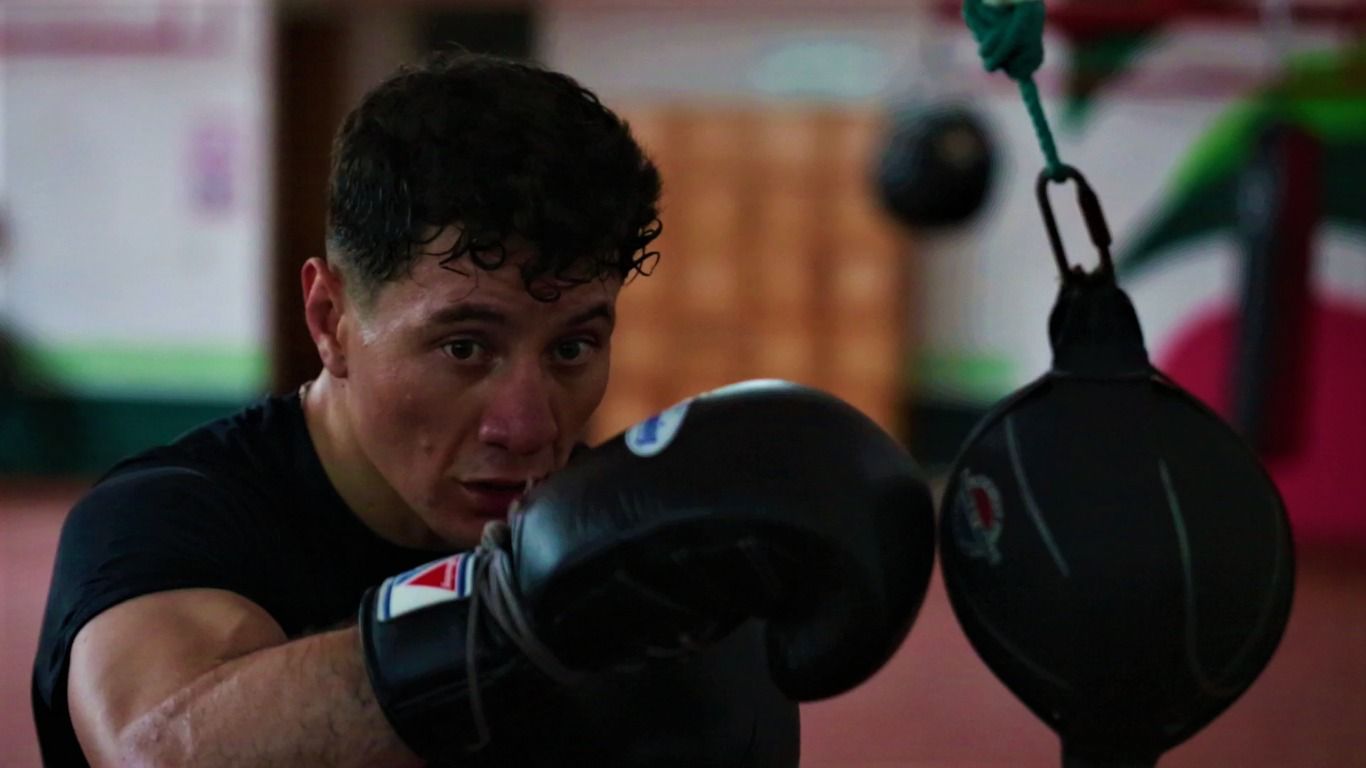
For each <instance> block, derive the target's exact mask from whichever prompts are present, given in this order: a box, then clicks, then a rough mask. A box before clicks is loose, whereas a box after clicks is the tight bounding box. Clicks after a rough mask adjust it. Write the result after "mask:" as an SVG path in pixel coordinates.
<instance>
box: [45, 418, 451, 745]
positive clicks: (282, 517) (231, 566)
mask: <svg viewBox="0 0 1366 768" xmlns="http://www.w3.org/2000/svg"><path fill="white" fill-rule="evenodd" d="M439 556H440V554H439V553H434V552H428V551H422V550H415V549H406V548H403V547H399V546H396V545H394V544H391V543H389V542H387V541H385V540H384V539H381V538H379V537H378V536H376V535H375V534H374V533H372V532H371V531H370V529H369V528H367V527H365V525H364V524H362V523H361V522H360V520H359V519H357V518H356V517H355V516H354V515H353V514H352V513H351V511H350V509H349V508H347V507H346V505H345V504H344V503H343V502H342V500H341V498H340V497H339V496H338V495H337V492H336V490H335V489H334V488H333V487H332V484H331V483H330V482H329V481H328V479H327V476H326V474H324V472H323V468H322V464H321V462H320V461H319V460H318V455H317V453H316V452H315V450H314V448H313V442H312V440H311V439H310V438H309V435H308V429H307V427H306V425H305V423H304V416H303V409H302V407H301V405H300V401H299V397H298V396H297V395H291V396H287V397H280V398H269V399H266V400H263V401H261V402H259V403H257V404H255V405H253V406H251V407H249V408H246V409H245V410H243V411H241V412H239V413H237V414H235V415H233V416H230V417H228V418H225V419H222V420H219V421H215V422H212V423H210V424H207V425H205V426H203V427H201V428H199V429H196V430H194V431H192V432H190V433H188V434H186V435H185V436H183V437H181V438H180V439H178V440H177V441H175V442H174V443H172V444H171V445H169V446H165V447H161V448H157V449H154V450H151V451H148V452H147V453H144V454H142V455H139V456H136V457H134V458H132V459H129V460H126V461H124V462H122V463H120V464H119V465H117V466H116V467H115V468H114V469H113V470H111V471H110V472H109V473H108V474H107V475H105V477H104V478H103V479H101V480H100V481H99V482H98V483H97V484H96V485H95V487H94V488H93V489H92V490H91V491H90V492H89V493H88V494H87V495H86V496H85V497H84V498H83V499H81V500H80V502H78V503H77V504H76V506H75V507H74V508H73V509H72V510H71V514H70V515H69V516H68V517H67V520H66V523H65V524H64V525H63V526H62V534H61V540H60V543H59V545H58V550H57V560H56V565H55V566H54V569H53V576H52V587H51V591H50V592H49V594H48V601H47V611H46V613H45V615H44V617H43V628H42V635H41V639H40V640H39V644H38V656H37V660H36V662H35V665H34V671H33V689H32V691H33V713H34V720H35V722H36V724H37V727H38V740H39V743H40V744H41V746H42V752H43V760H44V762H45V763H46V764H47V765H49V766H83V765H86V764H87V763H86V761H85V759H84V757H83V756H82V754H81V751H80V748H79V746H78V745H77V742H76V736H75V733H74V732H73V731H72V728H71V720H70V717H69V716H68V713H67V707H66V674H67V663H68V661H69V658H70V653H71V643H72V640H73V639H74V638H75V636H76V633H77V632H78V631H80V629H81V627H83V626H84V625H85V623H86V622H87V621H89V620H90V619H92V618H94V617H95V616H96V615H98V614H99V613H101V612H102V611H104V610H106V609H108V608H110V607H112V606H114V605H116V604H118V603H120V602H122V601H124V600H128V599H130V598H133V597H137V596H139V595H145V594H149V593H152V592H160V591H164V590H169V589H181V588H193V587H208V588H217V589H225V590H229V591H231V592H235V593H237V594H240V595H243V596H245V597H246V598H248V599H250V600H251V601H253V602H254V603H256V604H258V605H260V606H261V607H262V608H264V609H265V610H266V611H267V612H269V613H270V615H271V616H272V617H274V619H275V620H276V621H277V622H278V623H279V624H280V626H281V627H282V628H283V629H284V631H285V633H286V634H287V635H288V636H289V637H291V638H293V637H299V636H302V635H305V634H309V633H312V632H317V631H320V630H324V629H329V628H333V627H336V626H339V625H342V624H344V623H347V622H349V621H351V620H353V619H354V617H355V613H356V609H357V606H358V605H359V603H360V597H361V595H362V594H363V593H364V591H365V589H366V588H368V587H370V586H373V585H375V584H377V583H379V582H380V581H382V580H383V579H384V578H385V577H387V576H391V575H393V574H396V573H399V572H402V571H404V570H407V569H409V568H412V567H414V566H417V565H420V564H422V563H424V562H427V561H429V560H433V559H435V558H437V557H439Z"/></svg>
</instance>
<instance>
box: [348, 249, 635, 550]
mask: <svg viewBox="0 0 1366 768" xmlns="http://www.w3.org/2000/svg"><path fill="white" fill-rule="evenodd" d="M454 236H455V235H454V233H453V232H451V231H447V232H446V233H443V235H442V236H441V237H440V238H438V239H437V240H436V241H435V242H433V243H432V244H431V245H429V246H428V247H427V249H428V250H429V251H431V252H439V251H441V250H444V249H447V248H449V247H450V246H451V242H452V239H453V238H454ZM525 253H526V251H525V250H523V251H521V252H519V251H517V250H515V249H514V250H511V251H510V254H509V259H508V261H507V263H506V264H505V265H504V266H503V267H502V268H500V269H498V270H494V271H486V270H482V269H479V268H477V267H475V266H474V265H473V264H471V263H470V262H469V260H468V259H467V258H465V259H461V260H459V261H457V262H454V263H452V264H449V265H447V266H446V267H443V266H441V264H440V263H439V262H440V259H439V258H438V257H436V256H433V255H429V254H424V255H423V256H420V257H419V260H418V262H417V263H416V265H415V266H414V268H413V269H412V271H411V273H410V274H409V275H408V276H405V277H400V278H398V279H396V280H394V281H392V282H390V283H389V284H386V285H385V286H384V287H383V288H381V289H380V292H379V293H378V295H377V296H376V298H375V300H374V302H373V304H372V305H371V306H370V307H368V308H367V309H366V310H365V311H364V312H363V313H361V319H360V320H359V322H358V325H359V333H352V334H350V336H351V338H350V340H349V341H348V342H347V344H346V346H347V367H348V374H347V389H348V396H347V401H348V403H349V409H350V412H351V422H352V424H353V429H354V430H355V435H354V437H355V440H356V442H357V443H358V445H359V446H360V448H361V450H363V451H364V452H365V453H366V455H367V457H368V459H369V461H370V462H371V463H372V464H373V465H374V467H375V468H376V470H378V473H379V474H380V475H381V476H382V477H383V478H384V479H385V480H386V481H387V482H388V483H389V484H390V485H391V486H392V487H393V490H394V491H395V492H396V493H397V494H398V495H399V496H400V497H401V498H402V500H403V501H404V502H406V504H407V506H408V507H410V508H411V509H412V510H413V511H414V512H416V514H417V515H418V516H419V517H420V518H421V520H422V522H423V523H424V524H425V526H426V527H427V528H428V529H430V531H431V532H432V533H434V534H435V535H436V537H437V538H439V539H440V541H441V542H444V543H445V544H447V545H451V546H455V547H468V546H472V545H473V544H475V543H477V542H478V541H479V536H480V533H481V532H482V530H483V527H484V524H485V523H486V522H488V521H489V520H491V519H495V518H502V517H505V516H506V514H507V510H508V506H509V505H510V504H511V503H512V502H513V501H514V500H515V499H516V498H517V497H518V496H519V495H520V494H521V493H522V492H523V490H524V489H525V487H526V483H527V480H528V479H531V480H539V479H540V478H543V477H545V476H546V475H547V474H549V473H550V472H552V471H554V470H555V469H558V468H559V467H562V466H563V465H564V464H565V462H566V461H567V460H568V458H569V452H570V450H571V449H572V448H573V446H574V445H575V444H576V442H578V441H579V440H581V439H582V436H583V432H584V429H585V427H586V425H587V422H588V419H589V417H590V416H591V415H592V413H593V411H594V410H595V409H596V408H597V406H598V403H599V402H600V401H601V400H602V396H603V391H604V390H605V388H606V386H607V373H608V360H609V351H610V343H611V337H612V327H613V318H614V315H615V304H616V297H617V292H618V291H619V290H620V287H621V286H620V281H619V280H606V281H592V282H589V283H586V284H584V285H580V286H575V287H571V288H566V289H563V290H562V292H561V295H560V298H559V299H558V300H556V301H553V302H545V301H539V300H537V299H536V298H534V297H533V296H531V295H530V294H529V293H528V292H527V290H526V287H525V285H524V284H523V282H522V277H521V274H520V273H519V271H518V266H519V264H520V263H521V261H522V259H523V258H524V257H525ZM452 268H454V269H457V270H459V272H456V271H452ZM461 273H464V274H461Z"/></svg>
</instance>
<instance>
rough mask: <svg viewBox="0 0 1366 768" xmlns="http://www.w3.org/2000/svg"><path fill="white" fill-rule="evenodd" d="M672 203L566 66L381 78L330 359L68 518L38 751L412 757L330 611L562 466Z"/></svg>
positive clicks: (323, 342) (310, 265)
mask: <svg viewBox="0 0 1366 768" xmlns="http://www.w3.org/2000/svg"><path fill="white" fill-rule="evenodd" d="M658 194H659V177H658V174H657V172H656V170H655V168H654V166H653V165H652V164H651V163H650V161H649V160H648V159H646V157H645V156H644V155H643V154H642V152H641V150H640V149H639V147H638V146H637V145H636V144H635V143H634V142H633V140H632V139H631V137H630V135H629V133H628V131H627V129H626V127H625V126H624V125H623V124H622V123H621V122H620V121H619V120H618V119H617V118H616V117H614V116H613V115H612V114H611V113H610V112H609V111H608V110H606V109H605V108H603V107H602V106H601V105H599V104H598V102H597V100H596V98H594V97H593V95H592V94H590V93H589V92H587V91H586V90H584V89H582V88H580V87H579V86H577V85H576V84H575V83H573V82H572V81H570V80H569V79H568V78H565V77H563V76H561V75H557V74H552V73H549V72H545V71H542V70H540V69H537V68H534V67H531V66H524V65H520V64H513V63H509V62H505V61H500V60H495V59H492V58H485V57H479V56H474V55H459V54H457V55H447V56H441V57H438V58H435V59H433V60H431V61H429V62H427V63H426V64H425V65H424V66H422V67H419V68H415V69H406V70H403V71H401V72H400V73H399V74H397V75H396V76H394V77H393V78H391V79H390V80H388V81H387V82H385V83H384V84H382V85H381V86H379V87H378V88H377V89H375V90H374V91H373V92H372V93H371V94H369V95H368V97H367V98H366V99H365V100H364V102H363V103H362V104H361V105H360V106H359V108H357V109H356V110H355V111H354V112H352V113H351V114H350V116H349V117H348V118H347V119H346V121H345V123H344V124H343V125H342V127H341V130H340V132H339V135H338V137H337V141H336V145H335V152H334V163H333V171H332V178H331V182H330V222H329V233H328V234H329V237H328V241H327V245H328V248H327V258H326V259H322V258H312V259H309V260H308V261H307V263H306V264H305V265H304V267H303V274H302V277H303V289H304V295H305V313H306V319H307V322H308V327H309V331H310V333H311V334H312V337H313V339H314V341H315V342H316V344H317V347H318V351H319V354H320V356H321V358H322V362H323V370H322V372H321V373H320V374H319V376H318V377H317V379H316V380H315V381H313V382H311V383H310V384H308V385H306V386H305V387H304V389H303V390H302V391H301V392H300V393H299V394H297V395H291V396H287V397H281V398H271V399H268V400H266V401H264V402H263V403H261V404H258V405H256V406H254V407H252V408H249V409H247V410H245V411H243V412H242V413H240V414H238V415H236V416H234V417H233V418H231V419H229V420H226V421H222V422H218V423H216V424H213V425H210V426H208V427H206V428H204V429H201V430H198V431H196V432H193V433H191V434H189V435H187V436H186V437H184V438H183V439H181V440H180V441H178V442H177V443H176V444H175V445H173V446H170V447H168V448H163V449H159V450H155V451H152V452H150V453H148V454H144V455H143V456H140V457H137V458H134V459H131V460H129V461H127V462H124V463H123V464H121V465H120V466H119V467H117V468H115V469H114V470H113V471H112V472H111V473H110V474H109V475H108V476H107V477H106V478H105V479H104V480H103V481H102V482H101V483H100V484H99V485H98V486H97V487H96V488H95V489H94V490H93V491H92V492H91V493H90V495H89V496H87V497H86V498H85V499H84V500H82V501H81V502H80V504H78V505H77V507H76V508H75V510H74V511H73V512H72V515H71V518H70V520H69V521H68V523H67V525H66V529H65V531H64V533H63V539H62V543H61V549H60V552H59V555H58V563H57V566H56V572H55V576H54V582H53V589H52V594H51V597H50V601H49V607H48V612H47V615H46V618H45V622H44V628H43V637H42V643H41V648H40V650H39V657H38V662H37V669H36V673H35V678H34V706H35V714H36V719H37V724H38V729H39V734H40V738H41V742H42V747H43V753H44V757H45V760H46V762H47V763H48V764H50V765H63V766H66V765H78V764H81V763H82V762H83V760H82V755H81V753H82V752H84V756H85V758H86V759H88V760H90V761H91V762H92V763H103V764H116V763H120V762H121V761H124V760H132V761H133V762H141V761H143V760H146V761H148V762H155V761H156V760H157V757H158V755H159V754H161V753H160V750H161V749H162V748H166V749H168V750H172V752H171V754H177V753H176V752H174V750H178V749H187V750H188V749H199V750H211V751H212V752H213V753H214V754H215V755H216V756H221V758H222V759H223V761H224V762H231V763H234V764H256V763H259V764H267V763H271V762H272V758H270V756H271V755H286V756H288V755H312V756H315V759H322V760H324V761H326V762H329V763H333V764H338V765H340V764H344V763H345V764H354V765H380V764H394V765H400V764H404V763H405V761H406V762H412V761H413V757H412V755H411V753H408V752H407V751H406V750H405V749H404V747H403V745H402V744H401V743H400V742H399V741H398V740H397V739H396V738H395V737H394V735H393V733H392V732H391V731H390V730H388V729H387V728H386V725H385V721H384V718H383V716H382V715H381V713H380V711H379V709H378V708H377V707H376V706H375V703H374V700H373V697H367V696H364V695H362V696H352V695H351V694H352V693H353V692H358V691H359V692H362V693H364V692H365V685H364V681H365V673H364V671H363V669H362V666H361V660H360V658H359V655H358V653H357V649H358V648H359V642H358V640H357V637H356V632H357V630H356V628H355V627H349V628H345V629H339V630H338V629H331V630H329V629H328V628H329V627H334V626H336V625H338V624H340V623H342V622H344V621H345V620H347V619H349V618H351V617H353V616H354V614H355V609H356V604H357V601H358V598H359V595H360V592H361V591H362V590H363V589H364V588H365V587H368V586H372V585H374V584H376V583H378V582H379V581H380V580H382V579H383V578H384V577H385V576H388V575H391V574H393V573H397V572H399V571H402V570H405V569H407V568H410V567H412V566H414V565H417V564H419V563H422V562H425V561H428V560H431V559H433V558H434V557H436V556H437V554H436V553H440V552H445V551H450V550H453V549H459V548H468V547H471V546H473V545H474V544H475V543H477V542H478V540H479V534H480V531H481V529H482V528H483V525H484V523H485V522H486V521H488V520H490V519H494V518H498V517H501V516H503V515H504V514H505V513H506V510H507V507H508V505H509V504H510V503H511V502H512V501H513V500H514V499H515V498H517V496H518V495H519V494H521V493H522V492H523V491H524V490H525V488H526V487H527V484H528V483H529V482H532V483H534V482H536V481H538V480H540V479H541V478H543V477H545V476H546V475H547V474H549V473H550V472H552V471H553V470H555V469H557V468H558V467H560V466H562V465H563V464H564V463H565V462H566V461H567V459H568V457H569V454H570V451H571V450H572V449H573V447H574V446H575V444H576V441H578V440H579V439H580V437H581V435H582V433H583V431H584V428H585V425H586V423H587V421H588V419H589V417H590V416H591V414H592V413H593V411H594V409H595V408H596V406H597V405H598V402H599V401H600V399H601V398H602V395H603V391H604V388H605V386H606V383H607V372H608V357H609V350H610V343H611V335H612V325H613V316H614V315H613V308H614V303H615V299H616V295H617V292H618V290H620V288H621V284H622V281H623V280H624V278H626V277H627V276H628V275H629V274H630V273H632V272H633V271H635V270H637V269H638V268H639V266H640V265H641V263H642V260H643V259H644V257H645V255H646V254H645V252H644V249H645V247H646V246H647V245H648V244H649V243H650V241H651V239H652V238H653V237H654V236H655V235H656V234H657V233H658V232H659V227H658V225H657V223H656V204H657V198H658ZM414 235H416V236H414ZM286 517H287V518H288V519H285V518H286ZM304 547H307V548H304ZM310 550H311V551H310ZM95 557H99V558H102V559H101V560H100V561H98V562H96V561H92V558H95ZM125 566H126V567H125ZM308 603H314V604H316V606H315V607H313V608H312V609H310V606H309V605H307V604H308ZM283 713H288V714H283ZM68 717H69V720H68ZM191 731H192V732H191ZM247 734H249V735H247ZM201 754H202V753H201ZM181 757H182V758H185V759H186V761H187V762H195V763H196V764H205V765H207V764H209V763H210V761H209V760H207V759H205V758H203V757H202V756H201V757H198V758H196V759H194V760H193V761H191V760H189V759H188V758H186V757H185V756H184V755H181ZM304 762H308V760H305V761H304Z"/></svg>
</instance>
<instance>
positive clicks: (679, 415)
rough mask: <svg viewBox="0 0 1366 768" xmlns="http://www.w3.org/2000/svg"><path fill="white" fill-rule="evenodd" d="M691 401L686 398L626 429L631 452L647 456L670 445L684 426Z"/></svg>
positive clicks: (627, 442) (627, 443)
mask: <svg viewBox="0 0 1366 768" xmlns="http://www.w3.org/2000/svg"><path fill="white" fill-rule="evenodd" d="M691 403H692V400H684V401H683V402H681V403H679V404H678V405H675V406H672V407H670V408H669V409H667V410H664V411H660V412H659V413H656V414H655V415H653V416H651V417H650V418H648V419H646V420H645V421H642V422H640V423H639V424H637V425H635V426H634V427H631V428H630V429H628V430H626V447H627V448H629V449H630V451H631V453H634V454H635V455H637V456H646V457H648V456H654V455H655V454H657V453H659V452H660V451H662V450H664V449H665V448H667V447H669V443H671V442H673V439H674V435H676V434H678V428H679V427H681V426H683V417H684V416H686V415H687V413H688V405H689V404H691Z"/></svg>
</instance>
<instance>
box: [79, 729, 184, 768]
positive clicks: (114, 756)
mask: <svg viewBox="0 0 1366 768" xmlns="http://www.w3.org/2000/svg"><path fill="white" fill-rule="evenodd" d="M185 735H186V734H185V733H184V729H183V728H181V727H178V726H177V724H176V723H172V722H167V721H166V720H165V719H164V718H159V717H155V716H152V717H144V718H141V719H139V720H137V721H135V722H133V723H131V724H129V725H128V727H126V728H124V729H123V731H122V732H121V733H120V734H119V736H118V738H117V739H115V740H114V741H115V743H114V745H113V747H114V748H113V749H112V750H110V753H109V754H107V755H106V756H105V757H104V759H101V760H98V761H97V760H94V759H92V760H90V766H91V768H172V767H173V766H174V767H175V768H180V767H182V766H187V765H191V764H193V760H192V758H191V754H190V749H189V747H188V739H186V738H185Z"/></svg>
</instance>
